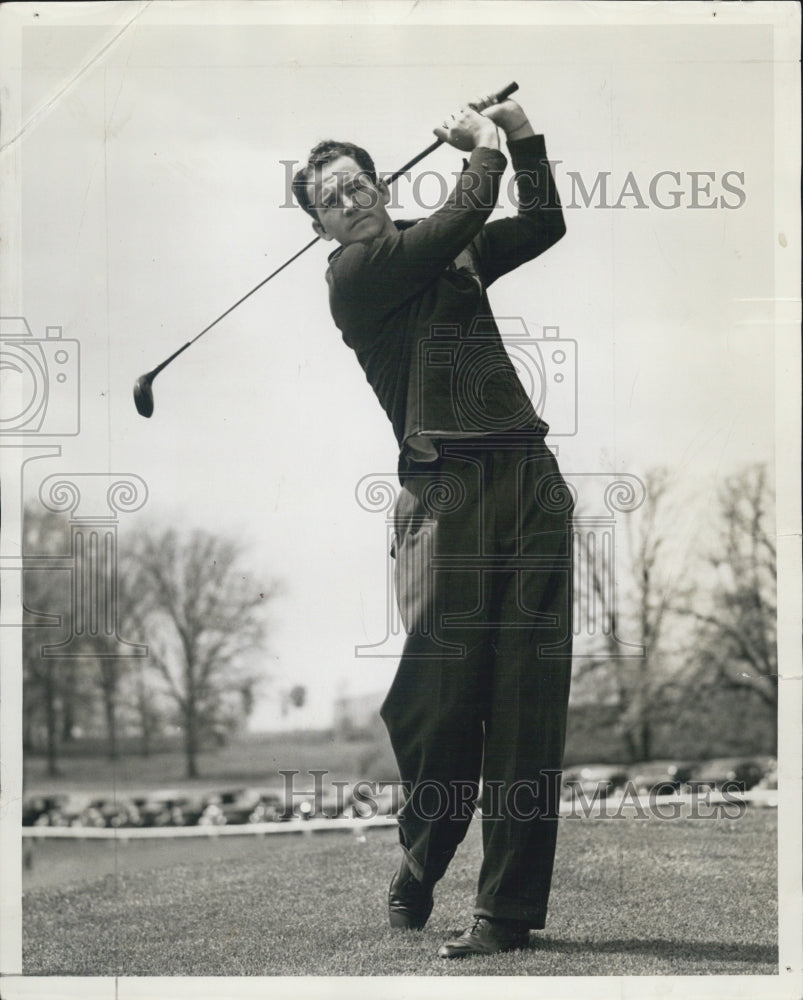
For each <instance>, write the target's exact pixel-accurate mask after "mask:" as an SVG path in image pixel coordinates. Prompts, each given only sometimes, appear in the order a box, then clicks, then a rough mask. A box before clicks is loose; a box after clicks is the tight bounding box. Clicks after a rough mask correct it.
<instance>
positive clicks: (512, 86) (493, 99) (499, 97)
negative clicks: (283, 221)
mask: <svg viewBox="0 0 803 1000" xmlns="http://www.w3.org/2000/svg"><path fill="white" fill-rule="evenodd" d="M518 89H519V85H518V84H517V83H515V82H513V83H509V84H508V85H507V86H506V87H504V88H503V89H502V90H500V91H498V92H497V93H495V94H492V95H489V97H488V98H487V99H486V100H485V101H483V102H481V103H480V104H477V105H472V107H474V108H475V109H476V110H478V111H481V110H482V109H483V108H489V107H491V105H493V104H499V103H500V102H501V101H504V100H506V99H507V98H508V97H510V95H511V94H513V93H515V91H517V90H518ZM441 145H443V139H436V140H435V142H433V143H431V145H429V146H427V148H426V149H424V150H422V151H421V152H420V153H419V154H418V155H417V156H414V157H413V158H412V160H409V161H408V162H407V163H405V164H404V166H403V167H400V168H399V169H398V170H397V171H396V172H395V173H393V174H391V175H390V177H388V178H386V180H385V183H386V184H392V183H393V182H394V181H395V180H397V179H398V178H399V177H401V175H402V174H404V173H405V172H406V171H407V170H410V169H411V168H412V167H414V166H415V165H416V163H420V162H421V160H423V159H424V158H425V157H426V156H429V154H430V153H434V152H435V150H436V149H437V148H438V147H439V146H441ZM319 240H320V236H316V237H315V239H314V240H310V242H309V243H307V245H306V246H304V247H302V248H301V249H300V250H299V251H298V252H297V253H294V254H293V256H292V257H290V258H288V259H287V260H286V261H285V262H284V263H283V264H282V265H280V266H279V267H277V268H276V270H275V271H273V272H271V274H269V275H268V276H267V278H263V279H262V281H260V282H259V284H258V285H254V287H253V288H252V289H251V290H250V291H248V292H246V293H245V295H243V296H242V298H239V299H237V301H236V302H235V303H234V305H231V306H229V308H228V309H227V310H226V311H225V312H223V313H221V314H220V315H219V316H218V317H217V319H213V320H212V322H211V323H210V324H209V326H206V327H204V329H203V330H201V332H200V333H198V334H196V335H195V336H194V337H193V338H192V340H188V341H187V343H186V344H184V346H183V347H179V349H178V350H177V351H175V352H174V353H173V354H171V355H170V357H169V358H166V359H165V360H164V361H163V362H162V363H161V364H160V365H158V366H157V367H156V368H154V369H153V371H152V372H149V374H150V375H151V376H153V377H155V376H156V375H158V374H159V372H160V371H161V370H162V369H163V368H166V367H167V366H168V365H169V364H170V362H171V361H174V360H175V359H176V358H177V357H178V356H179V354H182V353H183V352H184V351H186V350H187V348H188V347H191V346H192V345H193V344H194V343H195V341H196V340H199V339H200V338H201V337H203V335H204V334H205V333H208V332H209V331H210V330H211V329H212V327H213V326H216V325H217V324H218V323H219V322H220V321H221V320H222V319H225V318H226V317H227V316H228V315H229V313H231V312H233V311H234V310H235V309H236V308H237V306H240V305H242V304H243V302H245V300H246V299H248V298H250V297H251V296H252V295H253V294H254V292H258V291H259V289H260V288H262V286H263V285H266V284H267V283H268V282H269V281H270V280H271V278H275V277H276V275H277V274H278V273H279V272H280V271H283V270H284V269H285V268H286V267H288V266H289V265H290V264H292V263H293V261H294V260H298V258H299V257H300V256H301V255H302V254H304V253H306V252H307V250H309V249H310V247H314V246H315V244H316V243H317V242H318V241H319Z"/></svg>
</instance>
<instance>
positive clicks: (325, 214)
mask: <svg viewBox="0 0 803 1000" xmlns="http://www.w3.org/2000/svg"><path fill="white" fill-rule="evenodd" d="M309 187H310V188H311V190H310V197H311V198H312V204H313V206H314V208H315V210H316V212H317V214H318V221H317V222H315V223H313V228H314V229H315V232H316V233H317V234H318V235H319V236H320V237H322V238H323V239H325V240H337V242H338V243H340V244H341V245H342V246H348V244H349V243H366V242H368V241H369V240H373V239H376V237H377V236H383V235H386V234H388V233H391V232H395V227H394V225H393V222H392V220H391V218H390V216H389V215H388V213H387V210H386V208H385V206H386V205H387V203H388V201H389V200H390V194H389V192H388V188H387V185H386V184H385V183H384V181H378V182H377V183H376V184H374V183H373V182H372V181H371V179H370V177H369V176H368V174H367V173H366V172H365V171H364V170H363V169H362V167H360V166H359V164H357V163H355V161H354V160H352V158H351V157H350V156H340V157H338V158H337V159H336V160H332V162H331V163H327V164H325V165H324V166H323V167H320V168H319V169H318V170H317V171H316V173H315V182H314V184H312V185H309Z"/></svg>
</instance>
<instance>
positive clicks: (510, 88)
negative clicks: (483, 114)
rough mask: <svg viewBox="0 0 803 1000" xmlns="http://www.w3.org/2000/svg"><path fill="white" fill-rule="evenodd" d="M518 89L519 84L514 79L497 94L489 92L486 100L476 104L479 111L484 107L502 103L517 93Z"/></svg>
mask: <svg viewBox="0 0 803 1000" xmlns="http://www.w3.org/2000/svg"><path fill="white" fill-rule="evenodd" d="M518 89H519V85H518V84H517V83H516V81H515V80H514V81H513V82H512V83H509V84H508V85H507V86H506V87H503V88H502V89H501V90H498V91H497V92H496V93H495V94H489V95H488V97H487V98H486V100H484V101H482V102H481V103H480V104H478V105H476V108H477V111H482V110H483V109H484V108H490V107H492V106H493V105H494V104H501V103H502V101H506V100H507V99H508V97H510V95H511V94H515V93H516V91H517V90H518Z"/></svg>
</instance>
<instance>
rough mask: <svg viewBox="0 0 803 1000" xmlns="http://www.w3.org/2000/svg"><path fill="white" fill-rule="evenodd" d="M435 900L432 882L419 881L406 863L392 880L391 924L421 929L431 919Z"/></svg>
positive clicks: (389, 907) (409, 929) (410, 928)
mask: <svg viewBox="0 0 803 1000" xmlns="http://www.w3.org/2000/svg"><path fill="white" fill-rule="evenodd" d="M433 904H434V901H433V899H432V883H425V882H419V881H418V879H416V877H415V876H414V875H413V873H412V872H411V871H410V869H409V868H408V867H407V865H406V863H405V862H404V861H402V863H401V865H400V866H399V870H398V871H397V872H396V874H395V875H394V876H393V878H392V879H391V880H390V889H389V890H388V917H389V918H390V926H391V927H395V928H397V929H400V930H408V931H420V930H421V928H422V927H423V926H424V924H425V923H426V922H427V920H429V915H430V913H432V907H433Z"/></svg>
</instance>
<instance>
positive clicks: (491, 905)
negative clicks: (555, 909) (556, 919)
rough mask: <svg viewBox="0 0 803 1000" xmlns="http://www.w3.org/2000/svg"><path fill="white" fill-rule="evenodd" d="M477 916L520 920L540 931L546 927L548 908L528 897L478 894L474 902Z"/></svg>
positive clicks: (532, 928)
mask: <svg viewBox="0 0 803 1000" xmlns="http://www.w3.org/2000/svg"><path fill="white" fill-rule="evenodd" d="M474 916H475V917H490V918H491V919H494V918H496V919H497V920H519V921H521V923H523V924H527V926H528V927H529V928H530V929H531V930H536V931H540V930H543V929H544V927H546V908H545V907H543V906H539V905H537V904H535V903H530V902H528V901H527V900H526V899H512V898H510V897H509V896H477V899H476V901H475V903H474Z"/></svg>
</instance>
